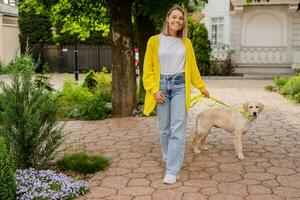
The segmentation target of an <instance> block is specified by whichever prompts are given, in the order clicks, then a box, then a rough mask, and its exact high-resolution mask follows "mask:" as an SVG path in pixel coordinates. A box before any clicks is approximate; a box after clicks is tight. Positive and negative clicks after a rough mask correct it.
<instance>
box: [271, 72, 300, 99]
mask: <svg viewBox="0 0 300 200" xmlns="http://www.w3.org/2000/svg"><path fill="white" fill-rule="evenodd" d="M274 83H275V85H276V86H275V87H274V86H266V87H265V89H266V90H269V91H278V92H279V93H281V94H283V95H285V96H286V97H288V98H289V99H291V100H293V101H295V102H296V103H300V74H298V75H295V76H292V77H283V78H282V77H280V76H276V77H275V78H274Z"/></svg>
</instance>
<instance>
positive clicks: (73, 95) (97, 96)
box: [59, 69, 111, 120]
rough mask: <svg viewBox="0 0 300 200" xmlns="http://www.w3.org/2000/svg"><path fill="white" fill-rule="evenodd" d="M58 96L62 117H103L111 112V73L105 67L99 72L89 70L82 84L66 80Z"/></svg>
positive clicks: (92, 118) (90, 118) (89, 118)
mask: <svg viewBox="0 0 300 200" xmlns="http://www.w3.org/2000/svg"><path fill="white" fill-rule="evenodd" d="M59 98H60V104H61V107H62V109H61V110H62V115H63V116H64V117H69V118H75V119H81V120H97V119H105V118H107V116H108V114H109V113H110V112H111V75H110V74H108V73H107V71H106V70H105V69H104V70H102V71H101V72H99V73H95V72H94V71H93V70H90V71H89V72H88V73H87V74H86V76H85V78H84V82H83V84H82V85H78V84H77V83H76V82H75V81H66V82H65V83H64V86H63V90H62V92H61V94H60V97H59Z"/></svg>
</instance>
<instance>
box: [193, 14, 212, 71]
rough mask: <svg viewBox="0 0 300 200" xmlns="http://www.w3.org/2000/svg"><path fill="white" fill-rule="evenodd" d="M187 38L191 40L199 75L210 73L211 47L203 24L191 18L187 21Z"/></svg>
mask: <svg viewBox="0 0 300 200" xmlns="http://www.w3.org/2000/svg"><path fill="white" fill-rule="evenodd" d="M188 26H189V38H190V39H191V41H192V43H193V47H194V51H195V56H196V61H197V65H198V67H199V70H200V73H201V75H204V76H205V75H209V73H210V53H211V47H210V43H209V40H208V31H207V29H206V27H205V25H204V24H202V23H199V22H197V21H195V20H193V19H191V18H189V19H188Z"/></svg>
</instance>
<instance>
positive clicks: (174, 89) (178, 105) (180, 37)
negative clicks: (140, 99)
mask: <svg viewBox="0 0 300 200" xmlns="http://www.w3.org/2000/svg"><path fill="white" fill-rule="evenodd" d="M143 82H144V87H145V90H146V97H145V106H144V114H145V115H149V114H150V112H151V111H152V110H153V109H154V108H155V106H156V111H157V116H158V124H159V130H160V143H161V145H162V155H163V161H164V162H165V164H166V165H165V166H166V172H165V176H164V179H163V182H164V183H166V184H173V183H175V182H176V181H177V179H179V171H180V169H181V166H182V162H183V158H184V148H185V135H186V124H187V112H188V110H189V106H190V99H191V84H193V86H194V87H196V88H198V89H199V90H200V91H201V93H202V94H204V96H205V97H209V92H208V91H207V90H206V88H205V84H204V82H203V81H202V79H201V76H200V73H199V71H198V67H197V64H196V60H195V54H194V50H193V46H192V43H191V41H190V40H189V39H188V38H187V14H186V12H185V10H184V9H183V8H181V7H180V6H178V5H175V6H173V7H172V8H171V9H170V10H169V11H168V13H167V16H166V20H165V23H164V26H163V30H162V32H161V33H160V34H158V35H155V36H152V37H151V38H150V39H149V41H148V43H147V49H146V54H145V60H144V74H143Z"/></svg>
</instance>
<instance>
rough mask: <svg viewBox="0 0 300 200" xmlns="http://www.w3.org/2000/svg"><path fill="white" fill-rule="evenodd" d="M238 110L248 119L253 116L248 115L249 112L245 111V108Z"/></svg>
mask: <svg viewBox="0 0 300 200" xmlns="http://www.w3.org/2000/svg"><path fill="white" fill-rule="evenodd" d="M236 111H237V112H239V113H242V115H243V117H244V118H245V119H246V120H248V119H250V118H251V117H250V116H249V115H248V113H247V112H245V111H244V109H243V108H238V109H236Z"/></svg>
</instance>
